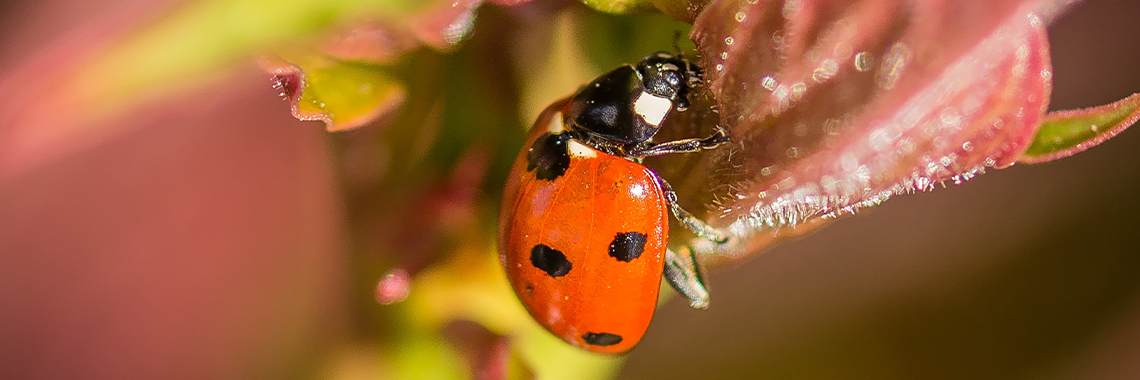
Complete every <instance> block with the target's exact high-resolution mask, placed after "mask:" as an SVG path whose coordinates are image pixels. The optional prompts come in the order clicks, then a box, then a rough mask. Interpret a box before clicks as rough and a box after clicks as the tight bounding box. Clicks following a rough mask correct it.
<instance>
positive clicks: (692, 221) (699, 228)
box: [657, 176, 728, 244]
mask: <svg viewBox="0 0 1140 380" xmlns="http://www.w3.org/2000/svg"><path fill="white" fill-rule="evenodd" d="M657 183H660V184H661V190H662V191H661V192H662V193H664V195H665V201H666V202H668V203H669V210H671V211H673V216H674V217H676V218H677V221H679V222H681V224H682V225H684V226H685V228H688V229H689V230H690V231H693V233H695V234H697V236H700V237H702V238H705V239H708V240H709V241H711V242H714V243H717V244H724V243H726V242H728V237H727V236H725V235H724V234H723V233H721V232H720V231H717V229H716V228H713V226H710V225H708V223H705V221H703V220H701V218H698V217H696V216H695V215H693V214H691V213H689V212H688V211H686V210H685V209H684V208H681V205H680V204H679V203H677V192H675V191H673V186H670V185H669V182H666V181H665V179H664V178H661V177H660V176H657Z"/></svg>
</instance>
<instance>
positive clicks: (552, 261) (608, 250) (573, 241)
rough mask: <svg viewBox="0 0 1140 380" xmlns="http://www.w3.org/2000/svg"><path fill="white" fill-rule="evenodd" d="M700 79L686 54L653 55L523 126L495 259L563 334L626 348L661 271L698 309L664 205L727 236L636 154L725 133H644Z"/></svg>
mask: <svg viewBox="0 0 1140 380" xmlns="http://www.w3.org/2000/svg"><path fill="white" fill-rule="evenodd" d="M700 83H701V70H700V69H699V68H698V67H697V66H696V65H694V64H693V63H691V62H689V61H688V60H686V59H684V58H683V57H679V56H674V55H671V54H669V53H656V54H652V55H649V56H647V57H645V58H643V59H642V60H641V61H640V62H638V63H637V64H636V65H628V64H627V65H623V66H621V67H618V68H616V69H614V70H613V71H610V72H609V73H606V74H604V75H602V76H600V77H598V78H597V79H595V80H594V81H592V82H590V83H588V84H586V85H585V86H583V87H582V88H581V89H580V90H579V91H578V92H577V93H576V94H574V95H573V96H572V97H570V98H568V99H563V100H561V101H559V102H555V103H554V104H553V105H551V106H550V107H547V109H546V110H545V111H544V112H543V114H542V116H540V117H539V119H538V121H537V122H536V123H535V125H534V127H533V128H532V129H531V132H530V134H529V136H528V137H527V140H526V142H525V144H524V145H523V149H522V151H521V152H520V153H519V155H518V158H517V159H516V160H515V163H514V166H513V168H512V170H511V174H510V176H509V177H508V181H507V184H506V187H505V190H504V195H503V202H502V209H501V211H500V224H499V247H500V248H499V251H500V258H501V260H502V264H503V266H504V268H505V269H506V272H507V276H508V277H509V279H510V283H511V287H512V288H513V289H514V291H515V294H516V295H518V298H519V300H520V301H522V304H523V305H524V306H525V307H526V309H527V311H528V312H530V314H531V316H533V317H534V319H535V320H537V321H538V322H539V323H540V324H542V325H543V326H544V327H545V328H546V329H547V330H549V331H550V332H551V333H553V334H554V335H556V336H558V337H559V338H562V339H563V340H565V341H566V342H568V343H570V344H573V345H575V346H578V347H581V348H584V349H587V350H590V351H594V352H601V353H611V354H619V353H624V352H626V351H629V350H630V349H631V348H633V347H634V346H635V345H637V343H638V342H639V341H640V340H641V338H642V336H643V335H644V334H645V330H646V329H647V328H648V327H649V322H650V320H651V319H652V318H653V312H654V310H655V309H656V307H657V293H658V290H659V289H660V286H661V278H662V276H663V275H664V277H665V278H666V279H667V281H668V282H669V283H670V284H671V285H673V287H674V288H676V289H677V290H678V291H679V292H680V293H681V294H683V295H685V296H686V297H688V298H689V300H690V302H691V303H692V305H693V306H694V307H697V308H704V307H707V304H708V292H707V290H706V289H705V286H704V284H703V281H702V280H701V278H700V275H699V270H698V268H697V266H696V261H695V260H694V259H693V258H692V257H691V256H690V255H688V254H687V253H688V251H687V250H683V251H682V253H684V255H682V254H677V253H675V252H673V251H672V250H669V249H668V248H667V247H666V243H667V242H668V236H669V213H670V211H671V212H672V213H673V215H674V216H676V217H677V218H678V219H679V220H680V222H681V224H682V225H684V226H685V227H687V228H689V229H692V230H693V231H694V232H695V233H696V234H697V235H698V236H701V237H704V238H706V239H709V240H712V241H715V242H719V243H723V242H724V241H725V240H726V239H725V238H723V237H722V236H723V235H722V234H721V233H719V232H718V231H716V230H715V229H713V228H711V227H710V226H708V225H707V224H705V223H704V222H703V221H701V220H700V219H697V218H696V217H694V216H693V215H691V214H689V213H688V212H686V211H685V210H684V209H682V208H681V207H680V206H679V205H678V204H677V195H676V193H674V192H673V190H672V188H671V187H670V186H669V183H668V182H666V181H665V180H664V179H662V178H661V177H660V176H659V175H658V174H657V173H656V172H654V171H653V170H652V169H649V168H647V167H645V166H643V165H642V164H641V160H642V159H643V158H644V157H648V156H656V155H663V154H672V153H690V152H697V151H701V150H705V149H711V148H715V147H717V146H719V145H721V144H723V143H726V142H728V141H729V138H728V135H727V134H726V133H725V132H724V130H723V129H721V128H720V127H717V128H716V132H715V133H714V134H713V135H712V136H709V137H707V138H691V139H684V140H677V141H669V142H662V143H656V142H654V141H653V136H654V135H655V134H657V132H658V130H659V129H660V127H661V126H662V125H663V123H664V121H665V119H666V118H667V117H668V116H669V114H670V113H672V112H680V111H684V110H686V109H687V108H688V107H689V105H690V102H689V99H688V95H689V92H690V91H691V90H692V89H693V87H694V86H697V85H699V84H700Z"/></svg>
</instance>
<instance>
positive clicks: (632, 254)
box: [610, 232, 645, 263]
mask: <svg viewBox="0 0 1140 380" xmlns="http://www.w3.org/2000/svg"><path fill="white" fill-rule="evenodd" d="M644 251H645V234H643V233H640V232H622V233H618V234H617V236H615V237H614V241H613V242H611V243H610V256H613V258H615V259H618V260H621V261H624V262H627V263H628V262H630V261H633V259H636V258H638V257H641V253H642V252H644Z"/></svg>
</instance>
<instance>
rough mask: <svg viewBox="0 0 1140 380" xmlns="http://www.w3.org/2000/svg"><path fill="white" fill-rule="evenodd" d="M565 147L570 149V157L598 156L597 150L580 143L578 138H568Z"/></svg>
mask: <svg viewBox="0 0 1140 380" xmlns="http://www.w3.org/2000/svg"><path fill="white" fill-rule="evenodd" d="M566 147H567V149H568V150H569V151H570V157H576V158H594V157H597V156H598V152H597V151H595V150H594V148H591V147H589V146H587V145H586V144H583V143H580V142H578V140H574V139H570V143H569V144H567V146H566Z"/></svg>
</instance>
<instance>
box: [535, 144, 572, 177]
mask: <svg viewBox="0 0 1140 380" xmlns="http://www.w3.org/2000/svg"><path fill="white" fill-rule="evenodd" d="M569 141H570V136H569V135H568V134H566V133H559V134H553V133H547V134H544V135H542V136H539V138H538V139H537V140H534V145H532V146H531V147H530V152H528V153H527V155H526V171H528V172H529V171H534V177H535V178H538V179H541V180H546V181H550V180H554V179H555V178H558V177H561V176H562V174H564V173H566V168H569V167H570V152H569V151H567V147H566V146H567V143H568V142H569Z"/></svg>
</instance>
